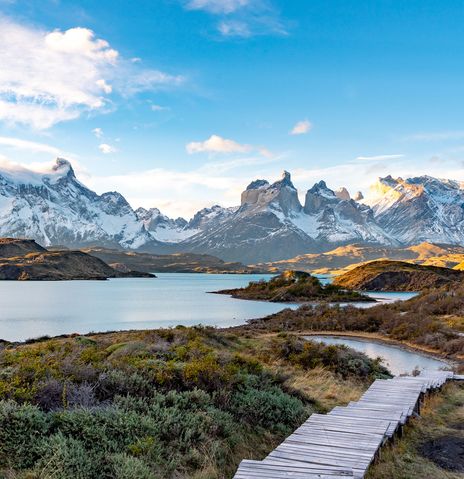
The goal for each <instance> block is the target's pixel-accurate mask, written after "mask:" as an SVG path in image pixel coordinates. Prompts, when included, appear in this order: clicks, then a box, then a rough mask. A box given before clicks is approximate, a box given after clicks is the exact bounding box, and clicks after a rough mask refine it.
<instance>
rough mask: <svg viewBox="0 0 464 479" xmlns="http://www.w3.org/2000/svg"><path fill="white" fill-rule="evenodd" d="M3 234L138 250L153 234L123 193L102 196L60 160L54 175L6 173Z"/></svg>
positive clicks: (1, 175)
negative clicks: (83, 182) (82, 181)
mask: <svg viewBox="0 0 464 479" xmlns="http://www.w3.org/2000/svg"><path fill="white" fill-rule="evenodd" d="M0 235H1V236H14V237H23V238H24V237H26V238H33V239H35V240H36V241H38V242H39V243H41V244H44V245H51V244H63V245H66V246H81V245H84V244H101V245H112V246H120V247H123V248H138V247H140V246H142V245H143V244H145V243H147V242H152V241H153V238H152V236H151V235H150V234H149V233H148V232H147V231H146V229H145V228H144V226H143V224H141V222H140V221H139V220H138V218H137V216H136V214H135V213H134V211H133V210H132V208H131V206H130V205H129V203H128V202H127V201H126V200H125V198H124V197H123V196H122V195H121V194H119V193H117V192H109V193H104V194H102V195H97V194H96V193H95V192H93V191H91V190H89V189H88V188H87V187H85V186H84V185H83V184H82V183H81V182H80V181H78V180H77V178H76V176H75V174H74V170H73V169H72V167H71V164H70V163H69V162H68V161H66V160H63V159H61V158H58V159H57V160H56V163H55V165H54V166H53V168H52V169H51V171H49V172H47V173H35V172H32V171H29V170H26V169H17V170H15V171H4V170H3V171H0Z"/></svg>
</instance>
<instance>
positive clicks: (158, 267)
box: [82, 248, 267, 274]
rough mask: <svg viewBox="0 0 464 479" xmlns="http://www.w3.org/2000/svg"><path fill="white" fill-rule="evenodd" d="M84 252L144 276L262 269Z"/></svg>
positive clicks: (199, 259)
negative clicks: (155, 273)
mask: <svg viewBox="0 0 464 479" xmlns="http://www.w3.org/2000/svg"><path fill="white" fill-rule="evenodd" d="M82 251H84V252H85V253H88V254H91V255H92V256H96V257H97V258H100V259H101V260H103V261H105V262H106V263H108V264H110V265H112V266H113V267H114V266H116V264H121V265H124V266H125V267H127V268H129V269H135V270H137V271H145V272H147V273H150V272H153V271H155V272H157V273H237V274H243V273H259V272H263V271H267V270H266V269H265V268H264V267H263V268H259V267H253V266H246V265H244V264H242V263H237V262H232V263H231V262H226V261H223V260H222V259H219V258H217V257H216V256H212V255H209V254H195V253H174V254H149V253H137V252H135V251H122V250H116V249H108V248H86V249H83V250H82Z"/></svg>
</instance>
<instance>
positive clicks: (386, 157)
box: [356, 155, 404, 161]
mask: <svg viewBox="0 0 464 479" xmlns="http://www.w3.org/2000/svg"><path fill="white" fill-rule="evenodd" d="M403 157H404V155H376V156H358V157H357V158H356V159H357V160H360V161H384V160H397V159H399V158H403Z"/></svg>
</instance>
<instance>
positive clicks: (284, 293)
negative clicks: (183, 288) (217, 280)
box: [217, 271, 374, 303]
mask: <svg viewBox="0 0 464 479" xmlns="http://www.w3.org/2000/svg"><path fill="white" fill-rule="evenodd" d="M217 293H218V294H230V295H232V296H233V297H234V298H239V299H253V300H261V301H271V302H291V303H296V302H306V301H329V302H350V301H374V300H373V299H371V298H369V297H367V296H364V295H362V294H360V293H357V292H355V291H346V290H344V289H342V288H340V287H338V286H334V285H332V284H328V285H322V284H321V282H320V281H319V280H318V279H317V278H316V277H314V276H311V275H310V274H309V273H305V272H303V271H285V272H284V273H282V274H280V275H279V276H276V277H274V278H272V279H270V280H269V281H258V282H251V283H250V284H249V285H248V286H247V287H245V288H237V289H226V290H222V291H218V292H217Z"/></svg>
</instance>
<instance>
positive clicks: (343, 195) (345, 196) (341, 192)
mask: <svg viewBox="0 0 464 479" xmlns="http://www.w3.org/2000/svg"><path fill="white" fill-rule="evenodd" d="M335 196H336V197H337V198H339V199H340V200H345V201H349V200H350V199H351V196H350V193H349V191H348V190H347V189H346V188H345V187H344V186H342V187H341V188H338V190H337V191H336V192H335Z"/></svg>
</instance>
